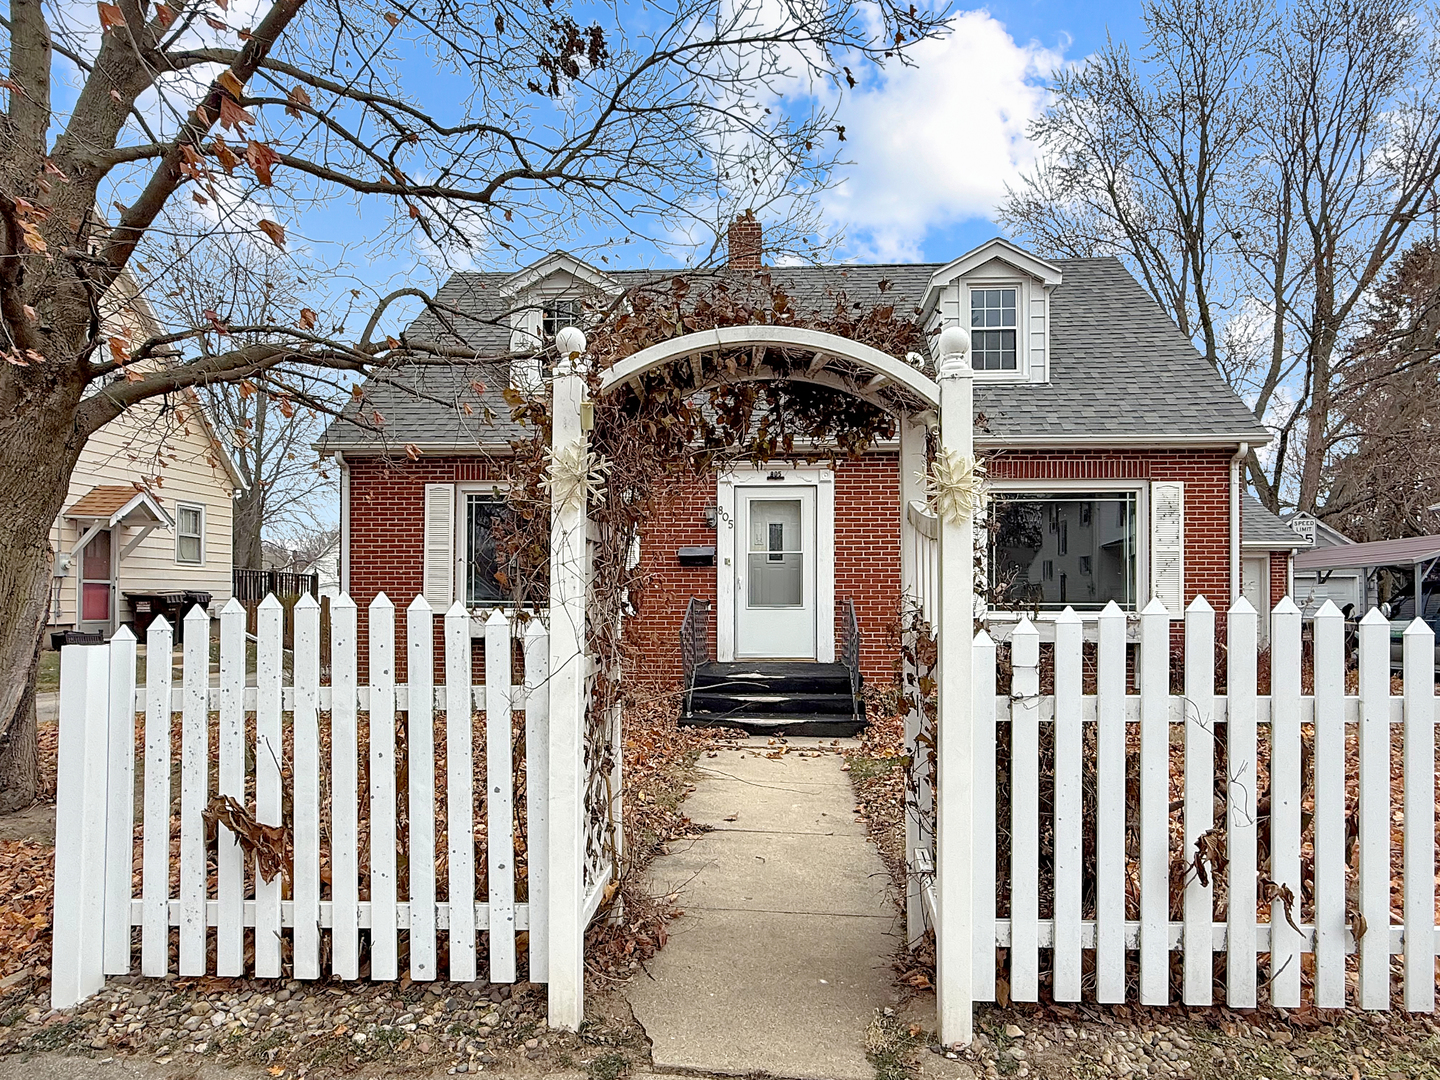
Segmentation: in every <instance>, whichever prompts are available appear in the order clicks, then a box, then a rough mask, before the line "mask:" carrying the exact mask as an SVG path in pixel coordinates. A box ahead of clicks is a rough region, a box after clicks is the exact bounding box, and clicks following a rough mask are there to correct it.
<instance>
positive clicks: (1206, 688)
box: [1182, 596, 1215, 1005]
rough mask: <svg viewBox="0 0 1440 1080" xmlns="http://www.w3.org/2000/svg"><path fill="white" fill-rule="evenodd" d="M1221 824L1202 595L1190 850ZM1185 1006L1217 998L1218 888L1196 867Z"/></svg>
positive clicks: (1196, 644)
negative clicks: (1203, 879) (1218, 821)
mask: <svg viewBox="0 0 1440 1080" xmlns="http://www.w3.org/2000/svg"><path fill="white" fill-rule="evenodd" d="M1214 825H1215V609H1214V608H1212V607H1211V606H1210V604H1209V602H1208V601H1207V600H1206V599H1205V598H1204V597H1203V596H1197V597H1195V599H1194V600H1192V601H1191V602H1190V606H1189V607H1188V608H1186V610H1185V850H1184V858H1185V859H1186V860H1189V859H1191V858H1192V857H1193V856H1194V854H1195V841H1196V840H1198V839H1199V838H1200V837H1201V836H1202V835H1203V834H1205V833H1207V832H1209V831H1210V829H1211V828H1213V827H1214ZM1184 919H1185V924H1184V930H1183V931H1182V940H1183V942H1184V949H1185V956H1184V965H1185V983H1184V991H1185V1004H1187V1005H1209V1004H1210V1002H1211V998H1212V996H1213V990H1212V985H1211V984H1212V981H1213V979H1214V971H1213V967H1212V965H1213V963H1214V948H1215V946H1214V939H1215V891H1214V882H1213V881H1212V882H1211V883H1210V884H1208V885H1202V884H1201V882H1200V876H1199V875H1198V874H1196V873H1194V872H1193V871H1192V872H1191V873H1190V875H1189V877H1188V878H1187V880H1186V884H1185V909H1184Z"/></svg>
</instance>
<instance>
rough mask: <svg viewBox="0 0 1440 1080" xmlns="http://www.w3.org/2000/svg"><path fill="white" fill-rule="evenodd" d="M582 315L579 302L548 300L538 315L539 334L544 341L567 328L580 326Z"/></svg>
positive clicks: (581, 307)
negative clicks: (542, 336)
mask: <svg viewBox="0 0 1440 1080" xmlns="http://www.w3.org/2000/svg"><path fill="white" fill-rule="evenodd" d="M583 314H584V311H583V305H582V304H581V303H580V301H579V300H548V301H546V303H545V307H544V308H543V310H542V311H541V315H540V333H541V334H543V335H544V337H545V340H546V341H550V340H553V339H554V337H555V335H556V333H557V332H559V331H560V330H562V329H564V328H565V327H567V326H580V325H581V321H582V320H581V317H582V315H583Z"/></svg>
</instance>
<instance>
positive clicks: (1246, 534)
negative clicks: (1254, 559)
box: [1240, 491, 1310, 551]
mask: <svg viewBox="0 0 1440 1080" xmlns="http://www.w3.org/2000/svg"><path fill="white" fill-rule="evenodd" d="M1240 544H1241V546H1242V547H1268V548H1270V549H1271V550H1272V551H1284V550H1286V549H1289V548H1308V547H1309V546H1310V542H1309V541H1308V540H1306V539H1305V538H1304V537H1303V536H1301V535H1300V534H1299V533H1297V532H1296V531H1295V530H1294V529H1292V528H1290V526H1289V525H1286V524H1285V522H1283V521H1281V520H1280V519H1279V518H1278V517H1276V516H1275V515H1274V514H1272V513H1271V512H1270V511H1269V510H1266V509H1265V507H1263V506H1261V505H1260V501H1259V500H1258V499H1256V498H1255V496H1254V495H1251V494H1250V493H1249V492H1248V491H1247V492H1245V493H1244V494H1242V495H1241V496H1240Z"/></svg>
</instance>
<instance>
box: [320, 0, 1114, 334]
mask: <svg viewBox="0 0 1440 1080" xmlns="http://www.w3.org/2000/svg"><path fill="white" fill-rule="evenodd" d="M952 25H953V28H954V29H953V32H952V34H951V35H950V36H949V37H948V38H947V39H946V40H943V41H938V42H927V43H925V44H923V45H922V46H921V47H920V49H919V50H918V52H917V60H918V65H917V66H916V67H914V68H900V67H891V68H888V69H885V70H883V71H880V70H873V69H872V70H871V71H869V72H868V73H865V72H862V73H859V74H860V78H861V83H860V86H859V87H858V88H857V90H856V91H855V92H854V93H852V94H850V95H849V96H848V97H847V98H845V99H843V100H842V102H841V106H840V108H841V115H840V117H839V120H840V122H842V123H844V124H846V127H847V132H848V139H847V142H846V144H845V147H846V150H847V151H848V154H849V156H850V158H851V159H852V161H853V164H851V165H849V166H848V167H845V168H843V169H842V170H841V171H840V173H839V174H838V175H837V177H836V179H837V181H839V182H838V183H837V185H836V186H835V187H834V188H833V189H832V190H831V191H829V192H827V193H826V194H825V195H824V196H823V197H822V209H823V212H824V218H825V222H826V225H827V226H828V227H829V228H830V229H832V230H838V231H841V232H843V233H844V235H845V242H844V244H843V245H842V246H841V247H840V248H839V249H838V251H837V255H838V257H839V258H842V259H846V260H857V261H866V262H912V261H944V260H947V259H950V258H953V257H955V256H956V255H958V254H960V253H962V252H964V251H965V250H968V249H969V248H970V247H973V246H974V245H975V244H977V243H979V242H981V241H983V240H985V239H987V238H989V237H990V236H992V235H994V234H995V233H996V232H997V228H996V226H995V225H994V224H993V222H992V216H993V208H994V206H995V203H996V202H997V201H998V199H999V198H1000V196H1001V194H1002V193H1003V190H1004V185H1005V183H1006V182H1008V181H1013V180H1014V178H1015V177H1016V176H1017V175H1018V173H1019V172H1020V171H1021V170H1022V169H1024V168H1025V167H1026V166H1027V165H1028V164H1029V146H1028V143H1027V142H1026V140H1025V138H1024V131H1025V128H1026V125H1027V124H1028V122H1029V120H1030V118H1031V117H1033V116H1034V115H1035V114H1036V113H1037V112H1038V111H1039V110H1040V109H1042V108H1043V107H1044V103H1045V90H1044V86H1045V81H1046V78H1047V76H1048V74H1049V73H1050V72H1051V71H1052V70H1053V69H1054V67H1055V66H1056V65H1058V64H1062V63H1072V62H1075V61H1077V60H1080V59H1083V58H1084V57H1085V56H1086V55H1088V54H1089V53H1091V52H1093V51H1094V50H1095V49H1096V48H1098V47H1099V46H1100V45H1102V44H1103V42H1104V40H1105V35H1106V33H1107V31H1108V32H1109V33H1111V34H1113V35H1114V36H1115V37H1116V38H1119V39H1123V40H1128V41H1129V42H1130V43H1131V44H1132V45H1135V46H1138V45H1139V42H1140V37H1141V32H1142V29H1141V26H1140V22H1139V7H1138V5H1137V4H1127V5H1126V6H1124V7H1121V8H1116V7H1113V6H1109V5H1106V4H1102V3H1096V2H1094V0H1077V2H1070V3H1059V2H1056V0H1005V2H999V3H995V4H992V5H990V6H988V7H985V8H963V7H960V8H957V10H956V12H955V18H954V20H953V24H952ZM427 83H429V84H428V85H427ZM440 83H441V80H439V79H433V80H427V79H426V78H425V77H424V76H420V81H418V82H417V81H416V75H415V73H413V72H411V73H407V86H408V88H409V89H410V91H411V92H412V93H415V94H417V95H418V96H420V97H422V98H429V97H430V96H431V94H432V91H438V90H440V89H441V86H440ZM379 209H380V208H379V207H378V206H374V205H370V206H365V207H360V208H357V207H356V206H355V205H354V203H353V202H352V201H351V200H350V199H347V198H343V197H342V198H339V199H336V200H335V201H334V202H332V203H330V204H329V205H328V206H326V207H325V208H323V209H318V210H317V209H312V210H310V211H309V212H308V213H306V214H305V216H304V221H303V222H295V225H296V226H298V228H297V229H296V230H295V232H292V236H294V237H296V238H297V239H298V238H300V237H304V238H307V239H308V241H309V243H310V245H311V246H312V255H313V256H314V257H315V259H316V261H317V262H319V263H320V264H321V265H326V264H329V265H334V259H335V257H336V255H337V254H338V251H339V248H340V246H341V245H347V248H346V250H345V253H344V257H345V261H346V263H347V264H348V267H349V269H350V270H351V272H353V274H354V276H355V278H357V279H359V281H362V282H364V283H365V284H366V285H368V286H370V287H371V288H373V289H377V290H379V289H384V288H387V287H393V286H394V285H395V284H398V283H399V282H400V280H401V279H409V280H410V281H412V282H415V283H417V284H422V285H436V284H438V283H439V281H440V280H443V279H444V278H445V277H447V276H448V274H449V272H450V270H451V269H455V268H468V267H469V266H473V267H475V268H486V269H489V268H495V269H504V268H507V265H506V264H504V263H500V262H497V261H494V260H492V259H491V258H489V257H487V255H486V254H484V253H478V254H477V255H476V256H475V257H474V258H473V259H472V260H470V261H469V262H468V264H467V263H459V264H456V263H454V262H453V261H451V262H442V261H440V260H438V259H437V258H436V256H435V253H434V252H432V251H426V250H424V249H423V248H422V247H421V246H420V245H418V244H415V243H404V242H402V243H400V244H395V245H393V246H387V247H385V248H383V250H380V251H378V252H377V251H369V252H367V251H365V250H364V249H365V247H366V245H365V244H364V242H363V241H360V242H359V243H358V244H357V243H356V241H357V240H358V239H359V238H362V237H365V236H367V235H373V234H374V231H373V230H372V229H370V228H367V219H368V218H369V216H370V214H371V213H374V212H377V211H379ZM297 233H298V236H297V235H296V234H297ZM327 249H328V250H327ZM497 254H503V253H497ZM531 254H532V255H534V254H538V252H537V253H531ZM611 254H612V258H611V261H610V263H609V265H610V266H611V267H617V266H632V267H643V266H673V265H676V263H677V262H678V261H681V260H679V259H677V257H676V256H675V254H674V253H672V252H665V251H659V250H656V249H654V248H652V247H649V246H647V245H642V244H636V245H633V246H627V247H621V248H618V249H611ZM524 261H528V259H522V260H521V262H524ZM510 265H513V264H510ZM397 314H399V313H398V312H397Z"/></svg>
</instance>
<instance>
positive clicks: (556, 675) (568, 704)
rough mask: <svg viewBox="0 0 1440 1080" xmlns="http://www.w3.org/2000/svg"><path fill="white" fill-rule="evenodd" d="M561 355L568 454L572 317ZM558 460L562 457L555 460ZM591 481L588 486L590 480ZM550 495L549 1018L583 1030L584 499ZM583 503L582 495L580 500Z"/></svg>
mask: <svg viewBox="0 0 1440 1080" xmlns="http://www.w3.org/2000/svg"><path fill="white" fill-rule="evenodd" d="M555 343H556V345H557V346H558V347H559V350H560V363H559V365H558V366H557V367H556V369H555V379H554V382H553V384H552V386H551V409H550V447H551V453H552V455H559V454H561V453H562V452H564V451H566V449H567V448H569V447H572V446H578V447H579V451H580V454H579V460H580V461H581V462H583V461H584V456H585V450H586V447H585V432H584V431H583V430H582V429H581V425H580V404H581V401H582V400H583V399H584V394H585V379H584V377H583V375H582V374H581V370H582V369H581V365H580V357H581V355H582V354H583V353H584V351H585V335H584V334H582V333H581V332H580V331H579V330H576V329H575V328H574V327H565V328H564V329H562V330H561V331H560V333H558V334H556V335H555ZM552 469H553V466H552ZM582 491H583V489H582ZM562 495H563V493H562V492H560V491H559V490H558V487H556V486H552V488H551V499H550V791H549V795H550V807H549V822H548V824H549V833H550V834H549V837H548V840H549V848H550V850H549V873H548V881H547V882H546V885H547V888H548V890H549V909H550V910H549V920H548V921H549V926H548V928H547V929H548V932H549V951H550V957H549V979H550V989H549V1012H550V1016H549V1022H550V1026H551V1027H552V1028H561V1029H563V1030H566V1031H578V1030H579V1029H580V1024H581V1022H582V1021H583V1020H584V1019H585V955H584V952H585V927H584V926H583V925H582V924H581V912H582V911H583V906H584V902H585V795H584V792H585V748H584V734H585V668H586V660H585V644H586V643H585V591H586V584H587V579H588V574H587V573H586V566H585V558H586V544H585V533H586V527H585V509H586V507H585V499H584V498H583V495H582V497H581V498H579V499H578V500H576V499H573V498H572V499H568V500H567V499H565V498H563V497H562ZM577 503H578V505H577Z"/></svg>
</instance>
